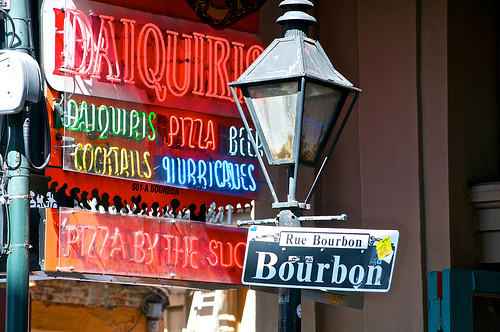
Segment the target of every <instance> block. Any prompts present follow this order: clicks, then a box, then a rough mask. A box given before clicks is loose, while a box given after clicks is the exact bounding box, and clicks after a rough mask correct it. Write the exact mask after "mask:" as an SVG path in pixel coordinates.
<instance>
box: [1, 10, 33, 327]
mask: <svg viewBox="0 0 500 332" xmlns="http://www.w3.org/2000/svg"><path fill="white" fill-rule="evenodd" d="M9 15H10V16H11V17H12V18H13V19H14V21H15V23H16V31H15V32H13V31H12V29H11V28H10V27H9V26H7V28H6V30H7V35H8V38H9V40H10V38H13V36H12V34H14V38H15V41H14V44H13V48H16V49H17V50H19V51H21V52H26V53H27V50H28V47H29V33H30V32H29V29H28V24H26V22H28V19H29V17H30V13H29V0H12V1H11V10H10V11H9ZM2 79H6V78H2ZM23 122H24V112H19V113H17V114H14V115H9V124H10V127H11V135H10V144H9V147H8V151H7V165H8V171H7V172H6V176H7V177H8V185H7V194H8V212H9V213H8V217H9V218H8V222H9V229H10V231H9V233H10V234H9V235H10V236H9V243H10V245H9V248H8V250H9V254H8V256H7V284H6V293H7V303H6V314H5V331H6V332H18V331H19V332H26V331H28V322H29V317H28V306H29V303H28V297H29V198H28V195H29V176H30V175H29V169H28V162H27V160H26V156H25V151H24V143H23Z"/></svg>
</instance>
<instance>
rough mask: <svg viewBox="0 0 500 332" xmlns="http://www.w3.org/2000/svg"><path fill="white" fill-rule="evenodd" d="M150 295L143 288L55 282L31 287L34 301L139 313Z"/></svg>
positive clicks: (50, 281)
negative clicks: (126, 309)
mask: <svg viewBox="0 0 500 332" xmlns="http://www.w3.org/2000/svg"><path fill="white" fill-rule="evenodd" d="M151 292H152V291H151V290H150V289H149V288H148V287H145V286H129V285H119V284H109V283H99V282H88V281H71V280H57V279H54V280H38V281H36V286H33V287H30V293H31V298H32V300H33V301H41V302H51V303H58V304H78V305H84V306H97V307H107V308H113V307H132V308H137V309H139V308H140V305H141V301H142V299H143V298H145V297H146V296H148V295H149V294H151Z"/></svg>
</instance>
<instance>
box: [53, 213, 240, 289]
mask: <svg viewBox="0 0 500 332" xmlns="http://www.w3.org/2000/svg"><path fill="white" fill-rule="evenodd" d="M46 225H47V226H46V235H45V236H46V246H45V266H44V270H45V271H62V272H72V273H90V274H106V275H119V276H128V277H146V278H163V279H170V280H173V281H175V280H177V281H196V282H211V283H220V284H232V285H241V273H242V269H243V263H244V257H245V255H244V254H245V249H246V236H247V230H246V229H244V228H238V227H236V226H222V225H213V224H205V223H200V222H193V221H180V220H174V219H165V218H151V217H144V216H135V217H124V216H121V215H119V214H108V213H92V212H89V211H82V210H75V209H61V210H47V224H46Z"/></svg>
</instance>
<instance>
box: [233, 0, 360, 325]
mask: <svg viewBox="0 0 500 332" xmlns="http://www.w3.org/2000/svg"><path fill="white" fill-rule="evenodd" d="M280 7H281V8H286V12H285V13H284V15H282V16H281V17H279V18H278V20H277V22H278V23H279V24H282V25H284V26H285V36H284V37H283V38H278V39H275V40H274V41H273V42H272V43H271V44H270V45H269V46H268V47H267V48H266V49H265V50H264V52H263V53H262V54H261V55H260V56H259V57H258V58H257V59H256V60H255V61H254V62H253V63H252V65H250V66H249V67H248V69H247V70H246V71H245V72H244V73H243V74H242V75H241V76H240V77H239V78H238V80H236V81H235V82H232V83H229V86H230V88H231V92H232V94H233V97H234V99H235V101H236V105H237V107H238V110H239V112H240V115H241V117H242V120H243V123H244V125H245V127H246V130H247V132H250V129H249V125H248V122H247V120H246V117H245V115H244V113H243V110H242V108H241V105H240V103H239V100H238V95H237V93H236V90H235V88H239V89H241V91H242V93H243V98H244V99H245V103H246V105H247V107H248V111H249V113H250V116H251V118H252V121H253V124H254V126H255V129H256V131H257V133H258V135H259V138H260V139H261V141H262V146H263V148H264V152H265V154H266V157H267V160H268V163H269V164H270V165H284V166H286V167H287V177H288V194H287V200H286V202H280V201H279V199H278V197H277V195H276V192H275V190H274V188H273V185H272V183H271V180H270V178H269V175H268V173H267V170H266V167H265V165H264V163H263V161H262V158H261V157H260V155H259V154H258V153H257V158H258V160H259V163H260V165H261V168H262V170H263V173H264V176H265V178H266V182H267V184H268V186H269V189H270V191H271V194H272V196H273V199H274V203H273V205H272V206H273V208H276V209H280V213H279V218H278V220H279V226H289V227H290V226H292V227H300V226H301V219H303V218H301V216H302V214H303V210H308V209H310V204H309V201H310V199H311V197H312V194H313V192H314V190H315V188H316V184H317V182H318V180H319V178H320V176H321V174H322V173H323V171H324V167H325V165H326V163H327V161H328V159H329V158H330V156H331V153H332V151H333V148H334V147H335V145H336V143H337V140H338V138H339V136H340V133H341V132H342V130H343V128H344V125H345V123H346V121H347V118H348V117H349V115H350V113H351V111H352V108H353V106H354V104H355V103H356V100H357V96H358V94H359V92H360V91H361V90H360V89H358V88H355V87H354V86H353V85H352V84H351V83H350V82H349V81H348V80H347V79H345V78H344V77H343V76H342V75H341V74H340V73H339V72H338V71H337V70H335V68H334V67H333V65H332V64H331V62H330V60H329V59H328V56H327V55H326V54H325V52H324V51H323V49H322V47H321V45H320V44H319V42H318V41H316V40H313V39H311V38H308V37H307V31H308V27H309V26H310V25H311V24H314V23H315V22H316V20H315V19H314V17H312V16H310V15H309V14H307V13H306V10H307V9H309V8H312V7H313V4H312V3H311V2H310V1H307V0H285V1H282V2H281V3H280ZM350 94H354V96H353V98H352V100H351V103H350V106H349V107H348V109H347V110H346V111H345V112H342V110H343V109H344V105H345V104H346V101H347V100H348V97H349V95H350ZM341 113H344V116H343V120H342V122H341V123H340V124H338V120H339V118H340V115H341ZM337 124H338V126H336V125H337ZM334 128H337V133H336V135H335V138H334V141H333V143H332V145H331V147H330V149H329V151H328V153H327V155H326V157H325V158H324V160H323V163H322V165H321V167H320V169H319V171H318V174H317V176H316V178H315V180H314V182H313V184H312V187H311V189H310V191H309V194H308V195H307V197H306V199H305V200H304V201H303V202H299V201H298V200H297V199H296V195H295V194H296V187H297V174H298V167H299V164H302V165H307V166H313V167H315V166H317V165H318V162H319V160H320V158H321V156H322V155H323V152H324V149H325V147H326V145H327V142H328V140H329V138H330V136H331V134H332V132H333V130H334ZM249 136H250V137H249V138H250V140H251V142H252V144H253V146H254V148H255V151H258V149H257V147H256V144H255V140H254V139H253V137H252V135H249ZM318 218H320V217H318ZM321 220H345V215H342V216H338V217H336V216H334V217H322V218H321ZM259 224H262V222H259ZM279 298H280V309H279V316H280V317H279V331H300V316H301V310H300V298H301V294H300V289H297V288H293V289H289V288H280V291H279Z"/></svg>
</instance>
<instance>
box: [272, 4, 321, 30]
mask: <svg viewBox="0 0 500 332" xmlns="http://www.w3.org/2000/svg"><path fill="white" fill-rule="evenodd" d="M312 7H314V5H313V4H312V2H311V1H308V0H284V1H282V2H281V3H280V8H286V12H285V14H283V15H282V16H280V17H279V18H278V19H277V20H276V22H278V23H279V24H281V25H284V26H285V37H289V36H297V35H298V36H303V37H307V31H308V28H309V26H310V25H312V24H314V23H316V19H315V18H314V17H312V16H311V15H309V14H307V13H306V10H307V9H309V8H312Z"/></svg>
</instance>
